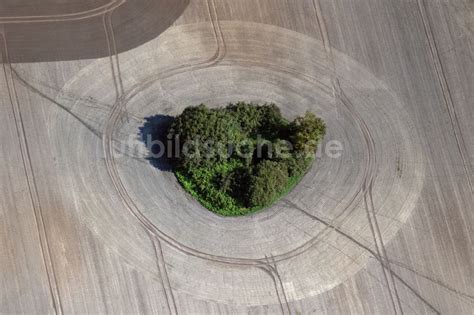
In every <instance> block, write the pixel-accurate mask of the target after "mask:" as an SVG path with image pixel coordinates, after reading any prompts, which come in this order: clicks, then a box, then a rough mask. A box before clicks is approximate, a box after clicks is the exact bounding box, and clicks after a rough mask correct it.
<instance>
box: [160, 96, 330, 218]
mask: <svg viewBox="0 0 474 315" xmlns="http://www.w3.org/2000/svg"><path fill="white" fill-rule="evenodd" d="M325 129H326V127H325V124H324V122H323V121H322V119H320V118H318V117H316V116H315V115H314V114H313V113H311V112H307V113H306V114H305V115H304V116H301V117H298V118H296V119H295V120H294V121H292V122H289V121H288V120H286V119H285V118H284V117H283V116H282V115H281V112H280V110H279V108H278V107H277V106H276V105H275V104H265V105H256V104H252V103H250V104H249V103H243V102H240V103H237V104H229V105H228V106H226V107H223V108H212V109H211V108H208V107H206V106H205V105H203V104H201V105H199V106H193V107H188V108H186V109H185V110H184V111H183V113H182V114H181V115H179V116H177V117H176V118H175V119H174V121H173V123H172V124H171V127H170V128H169V130H168V139H171V140H173V141H172V143H173V145H172V146H169V147H168V150H172V152H169V153H173V154H168V156H173V158H172V163H173V167H174V171H175V174H176V176H177V178H178V180H179V182H180V183H181V185H182V186H183V187H184V188H185V189H186V190H187V191H188V192H189V193H191V195H193V196H194V197H195V198H196V199H198V200H199V201H200V202H201V204H203V205H204V206H205V207H206V208H208V209H209V210H211V211H213V212H216V213H218V214H220V215H224V216H238V215H244V214H247V213H250V212H253V211H256V210H258V209H261V208H263V207H266V206H269V205H271V204H272V203H274V202H275V201H276V200H277V199H278V198H280V197H281V196H282V195H284V194H285V193H287V192H288V191H289V190H291V189H292V188H293V187H294V186H295V185H296V184H297V182H298V181H299V180H300V179H301V177H302V176H303V175H304V173H305V172H306V170H307V169H308V168H309V166H310V165H311V162H312V161H313V160H314V156H315V152H316V148H317V145H318V143H319V142H320V141H321V139H322V137H323V136H324V134H325Z"/></svg>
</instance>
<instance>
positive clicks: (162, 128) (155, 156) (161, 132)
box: [139, 115, 174, 172]
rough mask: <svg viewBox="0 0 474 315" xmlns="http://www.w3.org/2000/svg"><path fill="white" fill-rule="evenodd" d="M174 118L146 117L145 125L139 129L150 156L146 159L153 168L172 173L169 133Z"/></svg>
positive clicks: (162, 116) (164, 116)
mask: <svg viewBox="0 0 474 315" xmlns="http://www.w3.org/2000/svg"><path fill="white" fill-rule="evenodd" d="M173 120H174V117H173V116H169V115H154V116H149V117H145V123H144V124H143V126H141V127H140V128H139V135H140V140H141V141H142V142H143V143H144V144H145V147H146V148H147V149H148V151H149V154H148V156H147V157H146V159H147V160H148V161H149V162H150V164H151V165H153V167H156V168H157V169H159V170H161V171H166V172H171V171H172V169H173V168H172V164H171V159H170V158H169V157H168V156H167V154H166V152H165V151H164V150H165V149H166V145H167V138H166V136H167V131H168V128H169V127H170V126H171V123H172V122H173Z"/></svg>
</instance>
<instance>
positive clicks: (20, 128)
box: [0, 31, 63, 314]
mask: <svg viewBox="0 0 474 315" xmlns="http://www.w3.org/2000/svg"><path fill="white" fill-rule="evenodd" d="M0 39H1V42H2V45H1V54H0V57H1V58H2V61H4V62H3V72H4V75H5V81H6V84H7V89H8V96H9V99H10V104H11V107H12V113H13V116H14V118H15V126H16V131H17V134H18V142H19V147H20V152H21V159H22V163H23V169H24V171H25V178H26V182H27V185H28V191H29V196H30V200H31V206H32V208H33V214H34V218H35V223H36V228H37V232H38V238H39V241H40V250H41V254H42V260H43V264H44V267H45V271H46V277H47V279H48V285H49V291H50V294H51V299H52V306H53V309H54V311H55V313H56V314H63V307H62V302H61V295H60V292H59V284H58V280H57V277H56V271H55V268H54V263H53V261H52V258H51V249H50V244H49V239H48V234H47V232H46V225H45V223H44V218H43V209H42V206H41V202H40V197H39V192H38V186H37V183H36V178H35V173H34V169H33V164H32V161H31V160H32V159H31V154H30V150H29V147H28V138H27V135H26V130H25V126H24V122H23V117H22V112H21V107H20V102H19V98H18V94H17V90H16V87H15V79H14V74H13V69H12V65H11V63H10V61H9V53H8V44H7V40H6V38H5V34H4V33H3V31H0Z"/></svg>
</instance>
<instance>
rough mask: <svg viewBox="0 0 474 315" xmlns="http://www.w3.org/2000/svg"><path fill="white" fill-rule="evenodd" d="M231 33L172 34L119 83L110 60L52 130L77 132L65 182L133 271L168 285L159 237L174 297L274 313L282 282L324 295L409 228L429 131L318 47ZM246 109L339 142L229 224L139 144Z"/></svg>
mask: <svg viewBox="0 0 474 315" xmlns="http://www.w3.org/2000/svg"><path fill="white" fill-rule="evenodd" d="M220 30H221V35H219V36H217V35H218V33H215V32H214V31H213V29H212V28H211V26H210V25H209V24H204V23H202V24H193V25H184V26H178V27H173V28H170V29H168V30H167V31H166V32H165V33H163V34H162V35H161V36H160V37H159V38H158V39H156V40H154V41H151V42H149V43H147V44H145V45H143V46H141V47H139V48H136V49H134V50H132V51H130V52H127V53H123V54H120V56H119V60H118V61H119V65H120V69H119V72H118V71H114V72H115V73H116V74H117V73H119V74H120V76H119V77H117V78H116V80H115V83H116V85H114V80H112V78H113V76H112V71H111V69H112V68H111V67H115V68H114V69H115V70H116V68H117V67H116V66H115V65H114V64H111V61H110V59H108V58H105V59H99V60H97V61H95V62H94V63H93V64H92V65H90V66H87V67H86V68H84V69H83V70H81V71H80V72H79V73H78V74H77V76H76V77H75V78H73V79H72V80H70V82H68V83H67V84H66V85H65V86H64V88H63V91H62V93H60V94H59V95H58V97H57V101H58V102H60V103H62V104H65V105H66V106H67V107H68V108H72V109H73V110H74V112H75V113H76V117H73V116H71V115H69V114H68V113H66V112H64V111H60V110H58V111H56V112H55V113H54V116H53V117H51V119H52V120H54V122H55V125H54V124H53V127H52V128H58V130H70V132H69V133H67V134H64V133H63V134H61V133H59V132H52V133H51V134H53V135H56V134H58V135H59V134H61V137H58V138H56V139H55V141H56V147H57V150H58V151H59V152H58V154H59V155H60V156H64V159H65V160H64V161H62V163H61V168H62V171H63V174H64V176H63V178H64V181H65V182H64V184H65V185H73V186H74V190H73V191H75V192H77V193H76V194H77V196H76V197H75V198H76V199H77V200H81V201H78V202H81V203H82V205H81V207H79V208H80V209H82V212H81V213H80V215H81V217H82V218H83V221H84V223H85V224H87V225H88V226H89V227H90V229H91V230H92V231H95V232H96V233H97V235H98V236H99V237H101V238H102V239H103V241H104V242H105V243H106V244H107V246H108V247H109V248H110V249H111V250H114V251H116V252H117V253H119V254H120V255H122V256H123V257H125V258H126V259H127V260H128V261H129V262H130V264H132V265H134V266H136V267H137V268H142V269H145V270H148V271H150V273H153V274H156V273H157V271H156V257H155V253H154V251H153V250H152V249H151V248H152V247H151V244H150V238H149V236H150V235H151V236H152V239H157V240H160V243H161V244H162V246H163V252H164V256H165V260H166V263H167V266H168V272H169V279H170V282H171V286H172V287H173V289H174V293H175V294H180V293H183V294H191V295H194V296H196V297H197V298H200V299H207V300H215V301H219V302H222V303H234V304H235V303H237V304H243V305H261V304H276V303H277V302H278V301H277V299H276V294H275V287H276V285H275V283H279V284H280V287H281V289H282V291H283V295H284V296H285V298H286V299H287V300H297V299H303V298H306V297H310V296H314V295H316V294H319V293H321V292H324V291H325V290H328V289H330V288H332V287H334V286H336V285H338V284H340V283H341V282H342V281H343V280H344V279H347V278H348V277H350V276H352V275H354V274H355V273H356V272H357V271H359V270H360V269H361V268H363V267H364V266H365V264H366V263H367V261H368V258H369V256H370V255H371V254H370V252H368V251H367V250H366V248H365V247H368V248H375V247H376V245H377V246H380V247H381V246H382V245H383V244H386V243H387V242H388V241H390V239H391V238H393V236H394V235H395V234H396V233H397V231H398V229H399V228H400V227H401V226H402V225H403V224H404V223H405V222H406V220H407V219H408V217H409V215H410V212H411V211H412V209H413V208H414V205H415V203H416V201H417V198H418V195H419V193H420V191H421V188H422V185H423V176H424V170H423V168H422V163H420V162H421V161H422V159H423V157H422V156H421V155H420V150H417V146H418V145H419V141H418V138H417V134H416V132H415V131H414V128H413V126H412V123H411V121H410V118H409V116H408V115H407V113H406V112H405V110H404V107H403V103H401V102H400V100H399V99H398V98H397V97H396V95H395V94H394V93H393V92H392V91H391V90H390V89H389V88H388V87H387V86H385V85H384V83H383V82H381V81H380V80H378V79H377V78H375V77H374V75H372V74H371V73H369V72H368V71H367V70H366V69H364V67H363V66H361V65H360V64H358V63H357V62H356V61H354V60H352V59H350V58H348V57H347V56H345V55H343V54H340V53H337V52H334V54H333V58H334V60H333V61H330V60H328V58H327V55H326V52H325V49H324V47H323V45H322V43H321V42H319V41H318V40H315V39H313V38H310V37H307V36H304V35H301V34H298V33H295V32H292V31H288V30H285V29H282V28H278V27H275V26H268V25H262V24H252V23H242V22H222V23H221V29H220ZM216 34H217V35H216ZM334 64H335V65H336V68H334V67H333V66H332V65H334ZM335 78H337V80H335ZM334 82H337V83H334ZM118 83H120V85H121V86H123V93H121V90H120V88H118V87H117V85H118ZM66 95H67V97H66ZM71 95H76V97H74V98H71ZM87 99H95V100H98V102H96V103H95V104H97V105H96V106H93V107H91V106H87V105H86V104H87V103H88V102H85V100H87ZM240 100H242V101H253V102H259V103H262V102H274V103H276V104H277V105H279V106H280V107H281V109H282V112H283V114H284V115H286V116H288V117H290V118H293V117H294V116H297V115H300V114H302V113H304V112H305V111H306V110H311V111H313V112H315V113H316V114H317V115H319V116H321V117H322V118H323V119H324V120H325V121H326V123H327V126H328V128H327V130H328V134H327V136H326V138H325V140H324V143H323V145H322V146H321V147H322V148H321V149H322V152H320V153H321V154H319V156H318V160H317V161H316V162H315V163H314V166H313V168H312V169H311V171H310V172H309V173H308V174H307V175H306V176H305V177H304V179H303V180H302V182H301V183H300V184H299V185H298V186H297V187H296V188H295V189H294V190H293V191H292V192H291V193H290V194H289V195H288V196H287V197H286V198H285V200H282V201H280V202H278V203H277V204H276V205H274V206H273V207H271V208H270V209H268V210H266V211H262V212H259V213H256V214H253V215H250V216H247V217H241V218H224V217H219V216H217V215H215V214H213V213H211V212H209V211H207V210H206V209H204V208H202V207H201V206H200V205H199V204H198V203H197V202H196V201H194V200H193V199H192V198H190V197H189V196H188V195H187V194H186V193H184V191H183V190H182V189H181V188H180V186H179V185H178V184H177V182H176V180H175V178H174V176H173V174H172V173H169V172H164V171H160V170H158V169H156V168H154V167H153V166H152V165H150V163H148V161H147V159H146V157H147V152H146V150H145V148H144V146H143V144H142V142H141V141H140V140H139V135H138V133H139V128H140V126H142V125H143V123H144V120H143V119H144V118H145V117H148V116H152V115H156V114H163V115H176V114H178V113H180V112H181V111H182V110H183V109H184V108H185V107H186V106H189V105H196V104H199V103H207V104H209V105H210V106H220V105H224V104H226V103H228V102H235V101H240ZM100 104H101V105H100ZM77 117H80V119H77ZM66 126H67V127H68V128H65V127H66ZM333 141H338V142H339V143H341V144H342V147H343V151H342V152H341V154H340V157H338V158H336V157H334V156H333V157H331V156H330V154H327V153H328V152H325V151H327V149H328V148H329V147H330V145H331V143H332V142H333ZM99 209H100V210H99ZM203 274H208V275H209V276H208V277H207V278H206V281H203V278H202V275H203ZM269 275H270V277H269ZM231 283H233V285H232V287H230V286H229V284H231ZM277 291H278V289H277Z"/></svg>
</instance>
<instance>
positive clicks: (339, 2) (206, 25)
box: [0, 0, 474, 314]
mask: <svg viewBox="0 0 474 315" xmlns="http://www.w3.org/2000/svg"><path fill="white" fill-rule="evenodd" d="M473 44H474V4H473V3H472V1H469V0H258V1H255V0H233V1H231V0H189V1H185V0H173V1H172V0H154V1H151V0H124V1H112V2H110V3H108V2H106V1H98V0H97V1H92V0H88V1H76V0H63V1H53V0H48V1H36V0H15V1H10V0H6V1H2V3H1V4H0V47H1V51H2V54H1V60H2V66H3V72H2V75H1V76H0V91H1V92H2V94H1V95H2V98H1V99H0V103H1V106H0V137H1V142H0V143H1V146H0V152H1V156H0V157H1V160H2V161H3V163H1V164H0V187H1V189H0V277H1V282H0V283H1V286H0V313H1V314H13V313H24V314H49V313H59V314H62V313H64V314H70V313H77V314H105V313H110V314H142V313H143V314H168V313H170V314H249V313H250V314H279V313H283V314H321V313H323V314H347V313H354V314H403V313H404V314H431V313H435V314H473V313H474V246H473V238H474V227H473V226H474V200H473V192H474V191H473V181H474V178H473V173H472V172H473V161H474V136H473V134H474V105H473V101H472V99H473V98H474V92H473V91H474V88H473V87H474V61H473ZM237 100H244V101H256V102H265V101H267V102H270V101H271V102H275V103H276V104H278V105H279V106H280V107H281V108H282V112H283V113H284V114H285V115H286V116H288V117H294V116H296V115H299V114H301V113H303V112H304V111H306V110H311V111H313V112H315V113H317V114H318V115H320V116H321V117H323V118H324V119H325V121H326V122H327V125H328V135H327V136H326V138H325V140H324V144H323V149H324V148H325V147H326V146H327V145H328V144H329V143H330V141H339V142H340V143H342V145H343V148H344V150H343V151H342V155H341V156H340V157H339V158H331V157H329V156H328V155H327V154H322V155H321V156H320V157H319V158H318V160H317V161H316V163H315V165H314V167H313V168H312V170H311V171H310V172H309V173H308V174H307V175H306V176H305V178H304V179H303V181H302V182H301V183H300V184H299V185H298V186H297V188H296V189H295V190H294V191H292V192H291V193H290V194H289V195H288V196H287V197H286V198H285V199H284V200H282V201H280V202H279V203H277V204H276V205H275V206H273V207H271V208H270V209H268V210H266V211H263V212H259V213H256V214H254V215H251V216H248V217H244V218H222V217H218V216H216V215H214V214H212V213H210V212H208V211H207V210H205V209H203V208H202V207H201V206H200V205H199V204H198V203H197V202H195V201H194V200H192V199H191V198H190V197H189V196H187V195H186V194H185V193H184V192H183V191H182V189H181V188H180V186H179V185H178V184H177V183H176V180H175V179H174V177H173V176H172V174H171V173H169V172H164V171H160V170H158V169H156V168H154V167H153V166H152V165H150V163H149V162H148V160H147V154H148V152H147V151H146V149H145V147H144V145H143V143H142V142H141V141H140V139H139V128H140V126H142V125H143V123H144V118H145V117H149V116H152V115H156V114H160V115H175V114H177V113H179V112H180V111H181V110H182V109H183V108H184V107H186V106H188V105H195V104H199V103H201V102H205V103H208V104H210V105H211V106H219V105H223V104H226V103H227V102H231V101H237Z"/></svg>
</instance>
